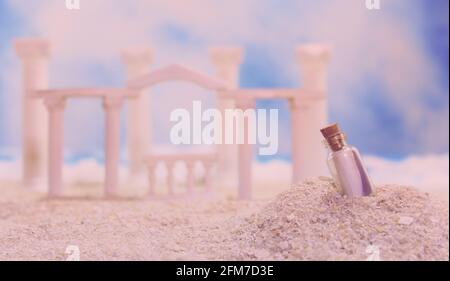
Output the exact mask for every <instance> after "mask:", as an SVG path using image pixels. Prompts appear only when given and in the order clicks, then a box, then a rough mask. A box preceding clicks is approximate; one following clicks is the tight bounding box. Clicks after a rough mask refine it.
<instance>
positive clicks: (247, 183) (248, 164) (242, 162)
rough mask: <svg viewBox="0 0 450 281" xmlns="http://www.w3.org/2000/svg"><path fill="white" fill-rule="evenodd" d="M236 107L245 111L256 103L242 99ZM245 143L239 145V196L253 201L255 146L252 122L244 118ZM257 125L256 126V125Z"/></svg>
mask: <svg viewBox="0 0 450 281" xmlns="http://www.w3.org/2000/svg"><path fill="white" fill-rule="evenodd" d="M236 106H237V107H238V108H239V109H242V110H243V111H245V110H246V109H251V108H254V107H255V101H254V100H253V99H247V98H242V99H238V100H237V101H236ZM243 122H244V124H242V125H243V126H244V127H243V128H244V143H243V144H238V147H239V149H238V150H239V151H238V152H239V161H238V168H239V175H238V179H239V182H238V188H239V191H238V194H239V199H241V200H251V199H252V162H253V145H252V144H251V143H250V140H249V126H250V122H249V119H248V118H244V121H243ZM254 125H256V124H254Z"/></svg>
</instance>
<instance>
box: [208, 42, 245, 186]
mask: <svg viewBox="0 0 450 281" xmlns="http://www.w3.org/2000/svg"><path fill="white" fill-rule="evenodd" d="M209 54H210V60H211V62H212V63H213V65H214V68H215V70H216V74H217V77H218V78H219V79H221V80H222V81H224V82H225V83H226V84H227V85H228V87H229V88H230V89H237V88H239V67H240V64H241V63H242V58H243V51H242V48H238V47H217V48H211V49H210V50H209ZM217 106H218V108H219V110H221V112H222V114H224V112H225V109H234V108H235V102H234V101H233V100H231V99H219V100H218V101H217ZM223 116H224V115H223ZM222 128H225V126H223V127H222ZM223 137H225V134H223ZM237 153H238V148H237V145H235V144H225V142H224V141H223V144H222V145H219V146H218V171H220V172H219V173H218V176H219V177H220V181H221V182H222V184H225V185H227V186H235V185H236V179H237V170H236V167H237Z"/></svg>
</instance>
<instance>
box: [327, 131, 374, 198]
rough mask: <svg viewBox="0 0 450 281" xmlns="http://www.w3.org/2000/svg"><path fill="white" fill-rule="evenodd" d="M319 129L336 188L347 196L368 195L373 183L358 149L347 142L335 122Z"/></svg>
mask: <svg viewBox="0 0 450 281" xmlns="http://www.w3.org/2000/svg"><path fill="white" fill-rule="evenodd" d="M320 131H321V132H322V135H323V136H324V137H325V140H326V144H327V147H328V149H329V153H328V159H327V162H328V168H329V169H330V173H331V175H332V177H333V180H334V182H335V184H336V185H337V186H338V188H339V189H340V190H341V191H342V193H343V194H345V195H347V196H349V197H361V196H368V195H370V194H371V193H372V190H373V185H372V182H371V180H370V178H369V175H368V173H367V170H366V168H365V167H364V165H363V163H362V160H361V155H360V154H359V152H358V150H357V149H356V148H355V147H353V146H351V145H348V144H347V142H346V141H345V135H344V133H342V132H341V130H340V129H339V127H338V125H337V124H333V125H330V126H328V127H325V128H323V129H321V130H320Z"/></svg>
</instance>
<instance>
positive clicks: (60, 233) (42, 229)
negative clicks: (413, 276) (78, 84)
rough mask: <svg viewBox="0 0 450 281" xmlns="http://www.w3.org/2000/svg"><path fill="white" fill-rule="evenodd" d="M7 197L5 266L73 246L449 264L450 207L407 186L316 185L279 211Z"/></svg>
mask: <svg viewBox="0 0 450 281" xmlns="http://www.w3.org/2000/svg"><path fill="white" fill-rule="evenodd" d="M83 188H86V187H78V189H83ZM89 188H90V187H89ZM276 188H277V187H276V186H275V188H273V187H272V191H273V190H276ZM1 190H2V196H0V260H30V259H31V260H64V259H65V258H66V254H65V250H66V247H67V246H69V245H76V246H78V247H79V249H80V258H81V260H161V259H162V260H179V259H181V260H187V259H188V260H190V259H211V260H221V259H233V260H240V259H251V260H255V259H260V260H271V259H281V260H284V259H288V260H291V259H293V260H302V259H306V260H354V259H356V260H364V259H366V258H367V257H368V256H369V255H371V253H372V252H373V249H374V248H373V247H377V249H379V254H380V258H381V259H385V260H405V259H406V260H448V258H449V242H448V241H449V240H448V235H449V229H448V201H436V200H435V199H434V198H430V197H429V196H427V195H425V194H424V193H421V192H418V191H416V190H414V189H410V188H404V187H396V186H382V187H379V188H377V191H376V193H375V194H374V196H371V197H368V198H364V199H362V200H351V199H346V198H342V197H340V195H338V194H337V193H335V192H334V190H333V187H332V185H331V184H330V183H329V182H328V181H327V179H322V180H312V181H310V182H307V183H305V184H303V185H301V186H299V187H296V188H293V189H290V190H288V191H286V192H283V193H281V194H280V195H279V196H278V197H277V198H276V199H274V200H273V201H272V202H270V203H269V204H267V202H266V201H261V200H260V201H255V202H237V201H234V200H231V199H220V200H217V201H203V200H200V201H199V200H197V201H187V200H178V201H170V202H166V201H151V200H132V199H130V200H125V199H122V200H109V201H104V200H98V199H64V200H51V201H49V200H47V199H45V198H44V196H43V195H40V194H36V193H32V192H29V191H25V190H23V189H22V188H21V187H19V186H17V185H14V184H12V183H5V184H4V185H3V186H2V188H1ZM370 245H372V248H370V247H371V246H370ZM368 247H369V248H368ZM366 251H368V252H366Z"/></svg>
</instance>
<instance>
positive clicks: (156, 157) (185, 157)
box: [145, 153, 217, 196]
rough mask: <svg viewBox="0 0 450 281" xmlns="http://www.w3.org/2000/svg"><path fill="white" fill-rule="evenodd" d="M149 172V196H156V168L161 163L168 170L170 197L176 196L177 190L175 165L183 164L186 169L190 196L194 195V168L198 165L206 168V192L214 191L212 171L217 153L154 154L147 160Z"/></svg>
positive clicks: (167, 178) (167, 181) (167, 180)
mask: <svg viewBox="0 0 450 281" xmlns="http://www.w3.org/2000/svg"><path fill="white" fill-rule="evenodd" d="M145 162H146V165H147V170H148V180H149V191H148V195H149V196H153V195H155V187H156V173H155V171H156V168H157V166H158V165H159V164H160V163H163V164H164V165H165V166H166V168H167V177H166V184H167V189H168V194H169V196H173V195H174V193H175V192H174V189H175V176H174V168H175V164H176V163H179V162H182V163H184V165H185V167H186V178H185V180H186V190H187V193H188V194H193V192H194V186H195V174H194V168H195V165H196V164H197V163H200V164H201V165H203V167H204V175H203V178H204V186H205V190H206V192H211V191H212V190H213V177H212V169H213V167H214V165H216V163H217V154H216V153H208V154H206V153H189V154H186V153H183V154H153V155H149V156H147V157H146V158H145Z"/></svg>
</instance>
